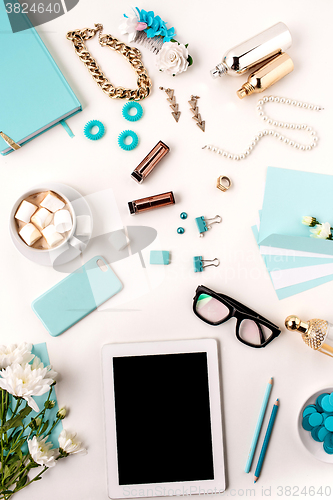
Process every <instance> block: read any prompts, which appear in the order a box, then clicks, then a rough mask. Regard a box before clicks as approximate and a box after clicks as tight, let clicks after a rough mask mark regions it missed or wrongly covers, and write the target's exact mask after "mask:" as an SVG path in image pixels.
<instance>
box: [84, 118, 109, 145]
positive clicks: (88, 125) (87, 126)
mask: <svg viewBox="0 0 333 500" xmlns="http://www.w3.org/2000/svg"><path fill="white" fill-rule="evenodd" d="M93 127H98V132H96V134H92V133H91V130H92V129H93ZM104 132H105V127H104V125H103V123H102V122H100V121H99V120H90V122H88V123H86V124H85V126H84V129H83V133H84V135H85V136H86V137H87V139H90V140H91V141H98V139H101V138H102V137H103V135H104Z"/></svg>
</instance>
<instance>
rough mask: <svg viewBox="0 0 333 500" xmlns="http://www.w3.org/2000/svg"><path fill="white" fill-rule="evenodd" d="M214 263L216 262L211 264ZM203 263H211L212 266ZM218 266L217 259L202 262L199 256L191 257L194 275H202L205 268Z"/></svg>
mask: <svg viewBox="0 0 333 500" xmlns="http://www.w3.org/2000/svg"><path fill="white" fill-rule="evenodd" d="M215 261H217V263H215V264H213V262H215ZM204 262H211V263H212V264H207V265H204ZM219 265H220V261H219V259H213V260H203V258H202V256H201V255H197V256H195V257H193V267H194V272H195V273H202V271H203V270H204V269H205V267H210V266H214V267H218V266H219Z"/></svg>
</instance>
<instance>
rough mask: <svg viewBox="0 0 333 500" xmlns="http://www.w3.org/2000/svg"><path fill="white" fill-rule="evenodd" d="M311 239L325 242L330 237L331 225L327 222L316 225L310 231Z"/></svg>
mask: <svg viewBox="0 0 333 500" xmlns="http://www.w3.org/2000/svg"><path fill="white" fill-rule="evenodd" d="M310 232H311V233H312V234H311V237H312V238H321V239H323V240H327V239H328V238H329V237H330V236H331V225H330V223H329V222H325V223H324V224H318V225H317V226H315V227H313V228H311V229H310Z"/></svg>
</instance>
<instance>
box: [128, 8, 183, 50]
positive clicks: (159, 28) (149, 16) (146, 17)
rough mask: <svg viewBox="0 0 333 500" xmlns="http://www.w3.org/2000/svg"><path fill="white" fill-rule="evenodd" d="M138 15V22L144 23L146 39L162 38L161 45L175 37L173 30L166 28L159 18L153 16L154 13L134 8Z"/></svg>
mask: <svg viewBox="0 0 333 500" xmlns="http://www.w3.org/2000/svg"><path fill="white" fill-rule="evenodd" d="M135 9H136V11H137V12H138V14H139V18H140V22H142V23H146V24H147V28H146V29H145V30H144V31H145V32H146V33H147V38H153V37H154V36H161V37H162V38H163V43H165V42H170V40H171V39H172V38H173V37H174V36H175V34H176V32H175V28H169V29H168V28H167V27H166V24H167V23H166V22H164V21H163V20H162V19H161V18H160V16H155V14H154V11H152V10H150V11H149V12H147V11H146V10H144V9H141V10H140V9H139V8H138V7H136V8H135Z"/></svg>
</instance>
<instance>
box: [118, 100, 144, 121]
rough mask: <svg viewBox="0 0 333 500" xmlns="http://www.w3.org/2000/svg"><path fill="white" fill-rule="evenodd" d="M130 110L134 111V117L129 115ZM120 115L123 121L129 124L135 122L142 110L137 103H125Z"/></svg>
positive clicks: (140, 115)
mask: <svg viewBox="0 0 333 500" xmlns="http://www.w3.org/2000/svg"><path fill="white" fill-rule="evenodd" d="M131 109H136V113H135V114H134V115H131V114H130V111H131ZM122 113H123V117H124V118H125V120H128V121H129V122H137V121H138V120H140V118H141V117H142V115H143V109H142V106H141V104H139V103H138V102H127V103H126V104H124V106H123V111H122Z"/></svg>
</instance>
